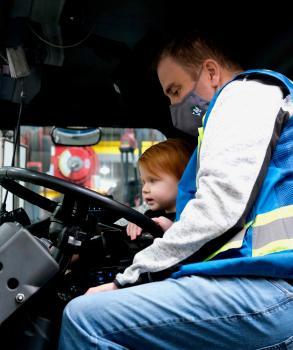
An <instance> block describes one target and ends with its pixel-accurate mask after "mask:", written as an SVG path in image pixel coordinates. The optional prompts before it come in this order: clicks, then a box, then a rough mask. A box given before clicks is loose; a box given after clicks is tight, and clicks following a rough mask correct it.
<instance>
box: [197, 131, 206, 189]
mask: <svg viewBox="0 0 293 350" xmlns="http://www.w3.org/2000/svg"><path fill="white" fill-rule="evenodd" d="M197 131H198V138H197V169H198V168H199V152H200V146H201V143H202V140H203V134H204V130H203V127H200V128H198V129H197ZM196 187H197V188H198V176H196Z"/></svg>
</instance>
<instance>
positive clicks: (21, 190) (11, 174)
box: [0, 167, 162, 237]
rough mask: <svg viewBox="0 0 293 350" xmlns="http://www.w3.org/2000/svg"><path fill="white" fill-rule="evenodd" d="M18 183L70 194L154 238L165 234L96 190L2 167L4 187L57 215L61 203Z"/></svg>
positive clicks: (130, 209)
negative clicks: (125, 221) (132, 224)
mask: <svg viewBox="0 0 293 350" xmlns="http://www.w3.org/2000/svg"><path fill="white" fill-rule="evenodd" d="M17 181H23V182H25V183H30V184H34V185H37V186H42V187H45V188H49V189H51V190H54V191H57V192H60V193H62V194H64V195H65V196H66V195H68V196H70V197H71V198H74V199H75V200H76V201H77V202H78V201H82V202H87V203H90V204H93V205H95V206H97V207H99V208H102V209H105V210H108V211H109V212H113V213H115V215H116V216H119V218H124V219H126V220H128V221H130V222H133V223H134V224H136V225H138V226H140V227H141V228H143V229H144V230H146V231H147V232H150V233H151V234H152V235H153V236H154V237H156V236H161V235H162V230H161V228H160V227H159V226H158V225H157V224H156V223H155V222H154V221H153V220H151V219H150V218H148V217H147V216H145V215H143V214H141V213H139V212H138V211H136V210H134V209H132V208H130V207H128V206H126V205H124V204H122V203H120V202H117V201H115V200H113V199H111V198H108V197H106V196H103V195H101V194H99V193H97V192H95V191H92V190H89V189H87V188H85V187H82V186H79V185H77V184H74V183H71V182H68V181H65V180H63V179H59V178H57V177H55V176H51V175H48V174H45V173H40V172H37V171H34V170H28V169H24V168H16V167H3V168H0V184H1V186H2V187H3V188H5V189H6V190H7V191H9V192H11V193H13V194H14V195H16V196H17V197H19V198H22V199H24V200H25V201H28V202H30V203H31V204H33V205H36V206H38V207H39V208H42V209H45V210H47V211H49V212H51V213H53V212H54V210H55V209H56V207H57V205H58V203H56V202H55V201H52V200H50V199H48V198H45V197H43V196H41V195H39V194H37V193H36V192H34V191H32V190H30V189H28V188H26V187H24V186H23V185H20V184H19V183H18V182H17Z"/></svg>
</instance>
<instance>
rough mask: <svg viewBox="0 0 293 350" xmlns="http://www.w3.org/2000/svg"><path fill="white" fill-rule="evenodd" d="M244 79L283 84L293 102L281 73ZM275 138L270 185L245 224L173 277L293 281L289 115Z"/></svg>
mask: <svg viewBox="0 0 293 350" xmlns="http://www.w3.org/2000/svg"><path fill="white" fill-rule="evenodd" d="M244 77H247V78H249V79H260V80H262V79H268V77H269V79H273V80H274V79H277V80H278V82H277V84H278V85H281V86H283V87H284V89H286V90H287V91H288V95H290V97H291V100H292V99H293V83H292V81H290V80H289V79H288V78H286V77H285V76H283V75H282V74H280V73H276V72H273V71H269V70H250V71H246V72H243V73H241V74H239V75H237V76H236V77H235V78H234V79H233V80H236V79H241V78H242V79H243V78H244ZM233 80H232V81H233ZM228 84H229V83H228ZM221 91H222V89H221V90H220V91H219V92H218V93H217V94H216V96H214V98H213V100H212V101H211V103H210V105H209V108H208V111H207V113H206V116H205V118H204V122H203V127H202V129H201V130H199V143H198V147H197V149H196V150H195V152H194V154H193V155H192V157H191V159H190V161H189V163H188V165H187V167H186V169H185V172H184V173H183V176H182V178H181V180H180V182H179V187H178V197H177V208H176V211H177V220H178V219H179V217H180V214H181V212H182V210H183V209H184V207H185V205H186V203H187V202H188V201H189V200H190V199H193V198H195V195H196V181H195V179H196V174H197V166H198V165H197V159H198V157H199V152H200V144H201V141H202V139H203V137H204V129H205V127H206V124H207V121H208V118H209V115H210V112H211V110H212V109H213V106H214V104H215V101H216V100H217V98H218V96H219V94H220V93H221ZM275 134H276V135H277V136H276V138H275V144H273V145H272V155H271V157H270V158H269V159H268V164H267V165H268V167H267V168H266V173H265V175H263V178H264V180H263V182H262V184H261V186H260V187H258V188H256V191H257V196H256V200H255V201H254V204H253V205H252V207H251V208H250V212H249V213H248V214H246V215H245V218H244V222H243V224H241V225H238V227H235V228H234V230H233V229H231V230H229V231H228V232H226V233H224V234H223V235H222V236H221V237H219V238H218V239H216V240H214V241H211V242H209V243H207V244H206V246H204V247H203V248H202V249H201V250H202V252H203V253H201V250H200V251H199V252H197V253H195V255H194V260H193V261H196V262H191V263H186V264H183V265H182V266H181V267H180V268H179V270H178V271H177V272H175V273H173V275H172V277H174V278H177V277H180V276H183V275H190V274H197V275H234V276H235V275H237V276H241V275H242V276H243V275H250V276H253V275H254V276H265V277H277V278H293V117H292V116H289V115H286V113H283V117H282V118H281V120H279V121H278V122H277V123H276V129H275ZM272 142H273V140H272ZM255 187H257V186H255ZM198 257H200V258H198Z"/></svg>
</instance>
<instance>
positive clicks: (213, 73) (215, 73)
mask: <svg viewBox="0 0 293 350" xmlns="http://www.w3.org/2000/svg"><path fill="white" fill-rule="evenodd" d="M203 67H204V69H205V70H206V72H207V74H208V79H209V81H210V84H211V86H212V87H213V88H214V89H217V88H218V87H219V86H220V79H221V69H220V65H219V63H218V62H217V61H215V60H213V59H211V58H208V59H206V60H205V61H204V62H203Z"/></svg>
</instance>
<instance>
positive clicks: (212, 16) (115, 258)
mask: <svg viewBox="0 0 293 350" xmlns="http://www.w3.org/2000/svg"><path fill="white" fill-rule="evenodd" d="M235 6H236V5H235ZM187 28H189V29H191V28H192V29H199V30H205V31H208V32H211V33H212V34H213V35H216V36H217V37H218V38H220V39H221V40H223V44H226V45H227V46H228V49H230V51H231V52H233V54H235V56H236V57H237V58H238V59H239V61H240V63H242V65H243V67H244V68H246V67H247V68H267V69H273V70H276V71H279V72H281V73H284V74H285V75H286V76H288V77H289V78H291V79H292V78H293V41H292V37H293V25H292V20H291V18H290V11H286V9H284V8H280V9H278V8H275V7H273V6H272V7H269V6H268V5H267V6H266V7H265V8H264V7H261V6H259V8H256V6H255V4H254V6H252V4H249V2H243V3H242V4H238V5H237V8H236V7H234V6H231V5H227V4H224V3H216V4H210V3H209V4H203V3H200V2H197V1H193V2H190V1H186V0H182V1H181V2H180V3H178V2H173V1H166V0H160V1H156V0H125V1H118V0H107V1H94V0H84V1H82V2H81V1H77V0H54V1H53V0H26V1H23V0H14V1H10V0H2V1H1V2H0V185H1V187H0V196H1V212H0V310H2V311H1V315H0V334H1V342H3V344H4V343H5V344H7V348H9V349H24V350H36V349H42V350H44V349H55V348H56V341H57V338H58V327H59V323H60V314H61V312H62V309H63V307H64V305H65V304H66V303H67V302H68V301H69V300H71V299H72V298H73V297H75V296H77V295H80V294H82V293H84V292H85V290H86V289H87V288H89V287H90V286H92V285H97V284H102V283H105V282H107V281H111V280H113V277H114V275H115V273H117V272H118V271H120V270H123V269H124V268H125V267H126V266H127V265H128V264H130V262H131V260H132V258H133V255H134V254H135V253H136V252H137V251H138V250H140V249H143V248H144V247H145V246H147V245H149V244H150V243H151V242H152V240H153V238H154V237H156V235H158V234H159V233H160V232H158V228H157V226H156V225H155V224H154V223H153V222H152V221H151V220H150V219H148V218H146V217H145V216H144V215H143V211H144V210H145V209H146V208H145V206H144V203H143V202H142V198H141V194H140V193H141V188H140V182H139V174H138V171H137V166H136V163H137V159H138V157H139V156H140V155H141V154H142V153H143V151H144V150H145V149H147V148H148V147H149V146H151V145H152V144H154V143H156V142H160V141H162V140H165V139H166V138H169V137H184V138H190V137H189V136H188V135H185V134H183V133H181V132H179V131H178V130H176V129H175V128H174V127H173V125H172V122H171V118H170V112H169V102H168V99H167V98H166V97H165V96H164V95H163V92H162V89H161V87H160V84H159V81H158V78H157V75H156V72H155V70H154V68H153V61H154V59H155V57H156V54H157V52H158V50H159V49H160V47H161V45H162V42H163V40H164V38H165V37H166V35H170V34H172V33H175V32H176V31H178V30H185V29H187ZM231 42H233V47H231ZM229 45H230V46H229ZM190 142H193V143H194V145H196V141H195V140H193V139H192V138H190ZM128 221H132V222H135V223H137V224H138V225H141V226H142V227H143V228H144V229H145V231H146V234H145V235H144V236H143V237H142V239H141V240H140V241H139V242H137V243H136V244H133V243H131V242H130V241H129V240H127V238H126V237H125V225H126V223H127V222H128ZM72 256H78V258H77V259H76V260H74V259H72ZM52 305H53V306H52Z"/></svg>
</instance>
